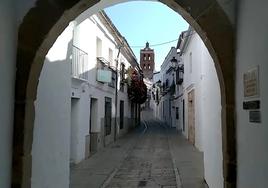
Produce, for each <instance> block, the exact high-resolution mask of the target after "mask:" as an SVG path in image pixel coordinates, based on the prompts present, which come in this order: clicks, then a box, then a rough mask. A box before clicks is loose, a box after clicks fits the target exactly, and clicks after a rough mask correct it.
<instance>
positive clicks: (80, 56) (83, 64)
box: [72, 45, 88, 80]
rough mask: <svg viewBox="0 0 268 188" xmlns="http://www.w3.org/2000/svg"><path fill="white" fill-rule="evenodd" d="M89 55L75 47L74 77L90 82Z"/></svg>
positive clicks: (73, 58)
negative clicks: (88, 70)
mask: <svg viewBox="0 0 268 188" xmlns="http://www.w3.org/2000/svg"><path fill="white" fill-rule="evenodd" d="M87 62H88V53H86V52H85V51H83V50H81V49H80V48H78V47H77V46H74V45H73V56H72V76H73V77H74V78H80V79H83V80H88V72H87V69H86V68H87Z"/></svg>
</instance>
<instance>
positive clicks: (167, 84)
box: [166, 79, 169, 87]
mask: <svg viewBox="0 0 268 188" xmlns="http://www.w3.org/2000/svg"><path fill="white" fill-rule="evenodd" d="M166 87H169V83H168V79H166Z"/></svg>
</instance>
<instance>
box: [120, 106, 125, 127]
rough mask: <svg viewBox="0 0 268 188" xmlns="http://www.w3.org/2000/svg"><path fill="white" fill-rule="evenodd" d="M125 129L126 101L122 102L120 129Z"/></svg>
mask: <svg viewBox="0 0 268 188" xmlns="http://www.w3.org/2000/svg"><path fill="white" fill-rule="evenodd" d="M123 128H124V101H120V129H123Z"/></svg>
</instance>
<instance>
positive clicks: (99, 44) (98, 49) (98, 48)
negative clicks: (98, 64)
mask: <svg viewBox="0 0 268 188" xmlns="http://www.w3.org/2000/svg"><path fill="white" fill-rule="evenodd" d="M101 56H102V41H101V39H100V38H98V37H97V39H96V57H101Z"/></svg>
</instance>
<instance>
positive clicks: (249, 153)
mask: <svg viewBox="0 0 268 188" xmlns="http://www.w3.org/2000/svg"><path fill="white" fill-rule="evenodd" d="M267 7H268V1H263V0H256V1H250V0H242V1H240V3H239V15H238V27H237V29H238V34H237V50H236V51H237V56H236V117H237V119H236V122H237V147H238V149H237V160H238V179H237V181H238V188H251V187H267V185H268V178H267V174H268V162H267V159H268V136H267V135H268V126H267V125H268V116H267V112H268V98H267V96H268V84H267V79H268V76H267V71H268V63H267V59H268V53H267V49H268V40H267V39H268V38H267V33H268V22H267V21H266V19H267V17H268V12H267ZM257 65H259V68H260V70H259V82H260V88H261V89H260V97H258V98H253V99H252V100H256V99H259V100H260V101H261V109H260V110H261V121H262V122H261V123H249V112H248V111H247V110H243V107H242V104H243V101H244V100H245V99H244V87H243V74H244V73H245V72H246V71H248V70H250V69H252V68H254V67H255V66H257Z"/></svg>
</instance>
